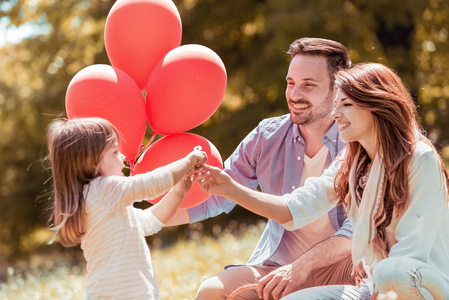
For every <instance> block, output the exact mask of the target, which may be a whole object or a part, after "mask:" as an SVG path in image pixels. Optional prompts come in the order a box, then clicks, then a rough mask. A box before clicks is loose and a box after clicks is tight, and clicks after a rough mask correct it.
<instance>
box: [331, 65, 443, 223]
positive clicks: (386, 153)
mask: <svg viewBox="0 0 449 300" xmlns="http://www.w3.org/2000/svg"><path fill="white" fill-rule="evenodd" d="M336 84H337V86H338V87H339V88H340V89H341V91H342V92H343V93H344V94H345V95H346V96H347V97H349V98H350V99H351V100H353V101H354V102H355V103H356V104H357V105H358V106H360V107H361V108H363V109H366V110H369V111H370V112H372V114H373V116H374V122H375V124H376V132H377V141H378V147H379V149H378V151H379V152H380V153H381V154H382V158H383V163H384V165H385V172H386V174H385V179H386V183H387V184H386V187H387V189H386V194H385V199H388V200H389V201H390V202H391V204H392V205H390V206H389V205H385V209H388V210H390V211H388V212H385V213H386V216H388V217H389V218H390V220H391V214H392V211H391V210H392V209H393V207H396V209H397V211H398V213H399V214H402V213H403V212H404V211H405V210H406V209H407V207H408V204H409V202H410V193H409V182H408V165H409V163H410V158H411V156H412V153H413V150H414V147H415V145H416V142H417V141H418V140H422V141H424V142H425V143H427V144H428V145H429V146H430V147H432V148H433V149H434V150H435V148H434V147H433V146H432V144H431V142H430V141H429V140H428V139H427V138H426V137H425V136H424V135H423V134H422V133H421V128H420V126H419V122H418V119H417V111H416V107H415V103H414V102H413V99H412V97H411V95H410V93H409V91H408V90H407V89H406V88H405V86H404V84H403V83H402V81H401V79H400V78H399V76H398V75H397V74H396V73H395V72H394V71H393V70H391V69H390V68H388V67H386V66H384V65H382V64H377V63H367V64H359V65H356V66H354V67H353V68H351V69H349V70H343V71H340V72H339V73H338V74H337V77H336ZM358 146H359V143H358V142H349V143H348V145H347V147H346V149H347V154H346V156H345V158H344V160H343V165H342V167H341V168H340V170H339V171H338V173H337V176H336V180H335V188H336V191H337V193H338V195H339V199H340V203H343V204H345V205H346V204H347V203H346V202H347V200H348V199H349V197H348V195H349V184H348V180H349V170H350V169H351V166H352V164H353V163H357V162H354V157H355V155H356V152H357V148H358ZM435 151H436V150H435ZM438 159H439V164H440V168H441V172H442V174H443V175H444V181H446V183H447V185H448V186H449V179H448V178H449V176H448V172H447V170H446V169H445V168H444V165H443V163H442V161H441V157H439V156H438ZM385 225H388V224H385Z"/></svg>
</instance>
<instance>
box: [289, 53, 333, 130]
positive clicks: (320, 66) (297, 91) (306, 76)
mask: <svg viewBox="0 0 449 300" xmlns="http://www.w3.org/2000/svg"><path fill="white" fill-rule="evenodd" d="M286 79H287V90H286V91H285V97H286V98H287V104H288V108H289V110H290V119H291V121H292V123H294V124H298V125H303V126H307V125H311V124H315V123H317V122H320V121H323V119H326V120H330V119H331V118H330V112H331V111H332V100H333V91H332V90H331V89H330V78H329V75H328V72H327V61H326V58H324V57H323V56H315V55H313V56H312V55H295V57H293V59H292V61H291V62H290V66H289V68H288V74H287V78H286Z"/></svg>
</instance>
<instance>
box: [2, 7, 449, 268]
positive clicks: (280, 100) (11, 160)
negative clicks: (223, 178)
mask: <svg viewBox="0 0 449 300" xmlns="http://www.w3.org/2000/svg"><path fill="white" fill-rule="evenodd" d="M114 2H115V1H111V0H97V1H94V0H83V1H75V0H65V1H55V0H42V1H36V0H14V1H13V0H11V1H1V2H0V24H2V22H7V23H9V28H10V29H13V28H15V26H19V27H18V28H20V26H27V24H28V25H29V24H33V26H34V28H39V29H40V30H39V32H44V34H40V35H37V36H31V37H30V38H27V39H24V40H22V41H21V42H20V43H18V44H8V45H6V46H4V47H2V48H0V70H2V72H1V73H0V167H1V170H2V172H1V173H0V195H1V196H0V197H1V200H0V254H1V255H2V256H1V257H3V258H5V257H12V255H13V254H14V253H24V254H26V253H27V252H28V251H31V250H33V246H36V244H33V243H30V242H29V240H30V236H31V235H32V234H33V233H34V232H36V230H38V229H39V228H43V227H44V226H45V223H46V217H47V215H48V214H46V213H44V211H45V209H44V207H46V206H47V204H48V203H47V202H48V200H47V198H48V197H46V196H45V197H41V198H40V199H39V200H38V201H36V197H37V196H39V195H43V194H45V193H46V192H48V191H49V190H50V189H51V184H50V183H47V184H46V185H43V183H44V182H45V181H46V180H47V179H48V178H49V176H50V174H49V172H48V171H45V170H44V168H43V167H42V166H41V164H40V163H39V160H40V158H41V157H42V156H44V155H45V153H46V150H45V128H46V126H47V125H48V124H49V123H50V121H51V120H52V119H53V118H54V117H56V116H59V115H61V113H63V112H64V97H65V91H66V88H67V86H68V84H69V82H70V80H71V78H72V77H73V76H74V75H75V74H76V73H77V72H78V71H79V70H81V69H82V68H84V67H86V66H89V65H92V64H99V63H105V64H109V60H108V58H107V55H106V51H105V48H104V38H103V32H104V23H105V20H106V16H107V14H108V12H109V10H110V8H111V6H112V5H113V3H114ZM174 3H175V4H176V5H177V7H178V10H179V12H180V15H181V19H182V23H183V40H182V44H190V43H195V44H202V45H205V46H207V47H209V48H211V49H212V50H214V51H215V52H216V53H217V54H218V55H219V56H220V57H221V58H222V60H223V62H224V64H225V66H226V68H227V72H228V88H227V93H226V95H225V98H224V100H223V102H222V105H221V106H220V108H219V110H218V111H217V112H216V113H215V114H214V115H213V116H212V117H211V118H210V119H209V120H208V121H207V122H206V123H204V124H203V125H201V126H199V127H197V128H195V129H193V130H192V132H195V133H197V134H200V135H202V136H204V137H206V138H208V139H209V140H210V141H211V142H212V143H214V144H215V145H216V146H217V148H218V149H219V150H220V153H221V154H222V156H223V158H226V157H227V156H229V155H230V153H231V152H232V151H233V150H234V149H235V147H236V146H237V144H238V143H239V142H240V141H241V140H242V139H243V137H244V136H246V134H248V132H249V131H250V130H251V129H253V128H254V127H255V126H256V125H257V123H258V122H259V121H260V120H262V119H263V118H265V117H270V116H275V115H280V114H283V113H286V112H287V107H286V105H285V97H284V89H285V75H286V72H287V68H288V62H289V60H290V57H289V56H288V55H287V54H286V53H285V52H286V51H287V50H288V46H289V44H290V43H291V42H292V41H293V40H295V39H297V38H299V37H303V36H311V37H312V36H313V37H323V38H329V39H334V40H337V41H340V42H341V43H343V44H344V45H346V46H347V47H348V49H350V54H351V57H352V60H353V62H354V63H357V62H366V61H375V62H380V63H384V64H387V65H389V66H390V67H392V68H394V69H396V70H397V71H398V73H399V75H400V76H401V77H402V78H403V79H404V81H405V82H406V83H407V85H408V86H409V88H410V89H411V91H412V93H413V94H414V95H416V97H417V101H418V102H419V105H420V115H421V117H422V120H423V122H424V125H425V128H426V129H427V130H428V132H429V134H430V137H431V138H432V139H433V140H434V141H436V142H437V143H439V145H440V146H441V147H442V148H443V152H444V153H445V155H446V158H449V131H447V130H444V129H447V128H448V125H449V124H448V122H449V121H448V119H447V106H448V99H449V70H448V68H447V67H445V66H447V65H448V63H449V61H448V60H449V58H448V56H447V53H448V50H449V43H448V28H449V8H448V6H449V4H448V3H447V1H445V0H418V1H411V0H408V1H399V0H379V1H367V0H351V1H349V0H348V1H336V0H317V1H306V0H302V1H288V0H245V1H241V0H227V1H218V0H175V1H174ZM148 135H150V130H148ZM240 214H241V215H242V217H244V218H251V215H250V214H248V213H246V212H244V210H242V209H237V210H236V212H233V213H232V214H231V215H230V216H221V217H220V218H216V219H213V220H210V221H208V222H205V226H204V227H205V228H212V226H209V224H215V223H217V222H227V221H228V220H229V218H237V217H240V216H239V215H240ZM173 230H176V229H173ZM1 257H0V263H1V259H2V258H1Z"/></svg>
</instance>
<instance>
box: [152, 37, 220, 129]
mask: <svg viewBox="0 0 449 300" xmlns="http://www.w3.org/2000/svg"><path fill="white" fill-rule="evenodd" d="M226 83H227V78H226V68H225V66H224V64H223V62H222V60H221V59H220V57H219V56H218V55H217V54H216V53H215V52H214V51H212V50H211V49H209V48H207V47H205V46H201V45H184V46H180V47H178V48H175V49H173V50H171V51H170V52H168V53H167V55H166V56H165V57H164V58H162V59H161V60H160V61H159V62H158V63H157V65H156V66H155V67H154V70H153V72H152V73H151V75H150V78H149V80H148V84H147V89H146V90H147V94H146V109H147V116H148V122H149V124H150V127H151V128H152V129H153V131H155V132H157V133H160V134H164V135H167V134H171V133H176V132H182V131H187V130H190V129H192V128H194V127H196V126H198V125H200V124H201V123H203V122H204V121H206V120H207V119H208V118H210V116H212V114H213V113H214V112H215V111H216V110H217V108H218V106H220V103H221V101H222V100H223V96H224V94H225V91H226Z"/></svg>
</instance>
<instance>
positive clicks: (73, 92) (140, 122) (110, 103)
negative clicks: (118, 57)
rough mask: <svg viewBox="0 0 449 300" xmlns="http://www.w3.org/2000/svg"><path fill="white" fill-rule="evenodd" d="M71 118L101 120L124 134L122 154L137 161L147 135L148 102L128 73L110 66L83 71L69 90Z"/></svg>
mask: <svg viewBox="0 0 449 300" xmlns="http://www.w3.org/2000/svg"><path fill="white" fill-rule="evenodd" d="M65 105H66V112H67V116H68V118H69V119H74V118H83V117H100V118H103V119H106V120H108V121H109V122H111V123H112V124H113V125H114V126H115V127H116V128H117V130H118V131H119V133H120V143H119V149H120V152H121V153H123V154H124V155H125V156H126V160H128V161H131V160H133V159H135V158H136V156H137V154H138V152H139V150H140V148H141V145H142V140H143V138H144V135H145V131H146V127H147V119H146V113H145V101H144V98H143V95H142V93H141V91H140V89H139V87H138V86H137V84H136V83H135V82H134V81H133V80H132V79H131V77H129V76H128V75H127V74H126V73H125V72H123V71H121V70H120V69H118V68H115V67H111V66H109V65H92V66H88V67H86V68H84V69H82V70H81V71H79V72H78V73H77V74H76V75H75V76H74V77H73V78H72V80H71V81H70V83H69V86H68V88H67V93H66V99H65Z"/></svg>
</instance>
